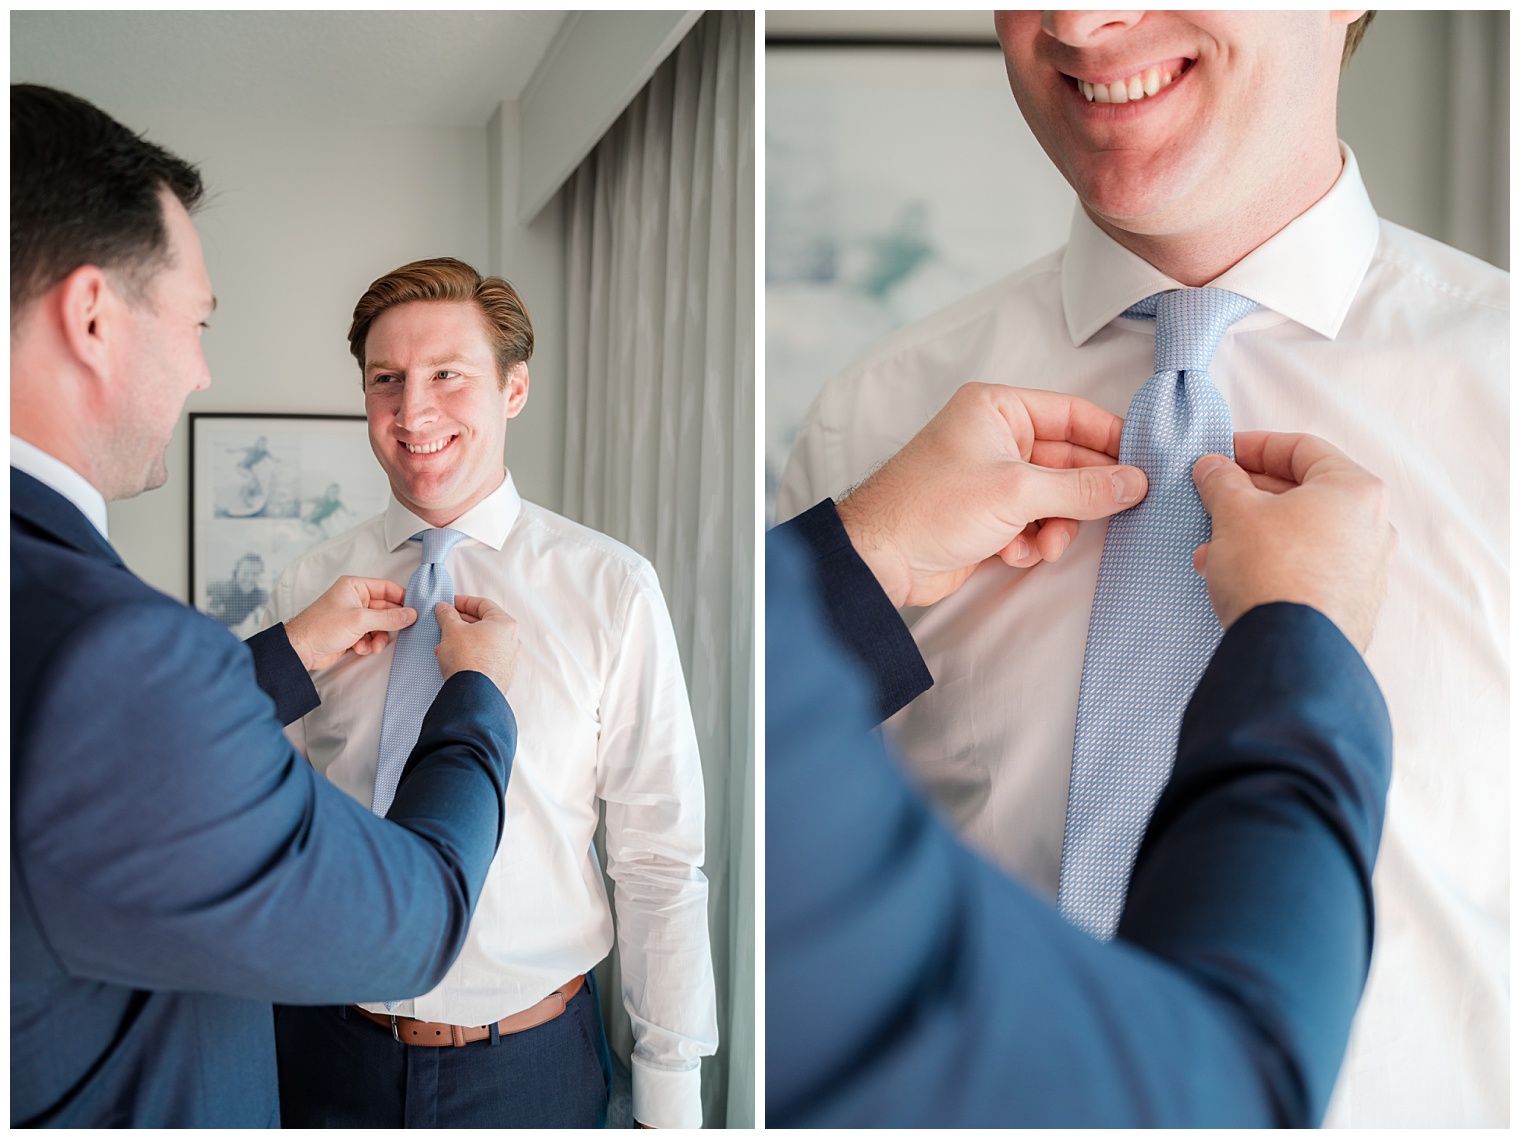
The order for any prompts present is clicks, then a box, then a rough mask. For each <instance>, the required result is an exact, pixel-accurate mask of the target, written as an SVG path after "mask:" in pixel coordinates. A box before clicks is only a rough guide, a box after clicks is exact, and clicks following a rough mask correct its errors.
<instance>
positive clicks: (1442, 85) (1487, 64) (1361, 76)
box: [1338, 11, 1509, 269]
mask: <svg viewBox="0 0 1520 1139" xmlns="http://www.w3.org/2000/svg"><path fill="white" fill-rule="evenodd" d="M1338 127H1339V129H1340V136H1341V138H1343V139H1345V140H1346V142H1348V143H1349V144H1350V145H1351V148H1352V149H1353V150H1354V151H1356V158H1357V162H1358V163H1360V165H1361V168H1362V178H1363V180H1364V181H1365V182H1366V183H1367V191H1368V193H1370V194H1371V195H1372V204H1373V205H1374V206H1376V207H1377V211H1378V213H1379V214H1381V215H1382V216H1383V217H1385V218H1388V219H1389V220H1390V221H1395V222H1398V223H1399V224H1400V225H1406V226H1409V227H1410V228H1411V229H1414V230H1417V231H1419V232H1420V233H1424V234H1428V235H1429V236H1431V237H1434V238H1435V239H1436V240H1438V241H1444V242H1446V243H1447V244H1448V245H1454V246H1456V247H1457V248H1458V249H1460V250H1462V251H1464V252H1466V253H1471V254H1472V255H1473V256H1475V257H1481V258H1483V259H1484V260H1485V261H1488V262H1489V263H1490V264H1493V265H1497V266H1499V268H1501V269H1508V268H1509V13H1508V12H1471V11H1464V12H1449V11H1380V12H1378V14H1377V16H1376V18H1375V19H1374V20H1373V22H1372V26H1371V27H1370V28H1368V29H1367V38H1366V39H1365V40H1363V41H1362V46H1361V47H1360V48H1359V49H1358V50H1357V53H1356V55H1355V56H1354V57H1353V58H1352V60H1351V62H1350V64H1349V65H1348V66H1347V67H1346V71H1345V74H1344V75H1343V76H1342V77H1341V90H1340V105H1339V120H1338Z"/></svg>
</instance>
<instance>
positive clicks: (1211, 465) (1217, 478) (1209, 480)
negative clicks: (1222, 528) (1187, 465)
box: [1193, 455, 1256, 518]
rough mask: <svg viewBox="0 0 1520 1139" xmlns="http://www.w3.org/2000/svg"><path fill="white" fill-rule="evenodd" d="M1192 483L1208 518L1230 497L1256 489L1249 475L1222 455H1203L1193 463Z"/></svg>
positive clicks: (1222, 506) (1217, 511)
mask: <svg viewBox="0 0 1520 1139" xmlns="http://www.w3.org/2000/svg"><path fill="white" fill-rule="evenodd" d="M1193 485H1194V486H1196V487H1197V488H1198V497H1199V498H1201V499H1203V508H1204V509H1205V510H1207V511H1208V512H1209V517H1210V518H1212V517H1214V516H1215V515H1216V514H1218V513H1219V511H1220V510H1221V509H1223V508H1224V505H1225V503H1226V502H1228V501H1229V500H1230V499H1231V498H1233V497H1235V496H1236V495H1239V494H1243V493H1246V492H1249V491H1254V490H1255V489H1256V488H1255V487H1254V486H1253V485H1252V484H1251V476H1250V475H1248V474H1246V472H1245V471H1244V470H1243V469H1242V468H1241V467H1239V466H1238V465H1237V464H1235V463H1232V462H1230V460H1229V459H1226V458H1225V457H1224V456H1223V455H1205V456H1203V458H1201V459H1199V460H1198V461H1197V462H1196V463H1194V464H1193Z"/></svg>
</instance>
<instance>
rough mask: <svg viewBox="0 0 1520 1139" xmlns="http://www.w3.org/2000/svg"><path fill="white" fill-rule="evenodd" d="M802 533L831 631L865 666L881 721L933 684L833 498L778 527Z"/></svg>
mask: <svg viewBox="0 0 1520 1139" xmlns="http://www.w3.org/2000/svg"><path fill="white" fill-rule="evenodd" d="M776 529H778V530H786V531H789V532H790V533H792V534H794V535H796V536H797V537H798V538H801V539H802V541H803V543H804V545H805V546H806V549H807V552H808V554H809V555H810V556H811V559H812V562H813V568H814V570H815V571H816V573H817V575H818V581H819V584H820V585H821V586H822V589H823V604H824V609H825V611H826V612H827V613H828V616H829V624H830V625H831V626H832V627H833V629H834V632H835V633H836V634H837V635H838V636H839V638H840V639H841V640H842V641H843V642H844V643H845V645H846V646H847V647H848V648H849V650H850V652H851V654H852V655H853V656H854V657H855V659H856V660H858V661H859V662H860V663H861V665H863V666H864V667H865V670H866V672H867V673H868V674H869V676H870V678H871V685H872V689H873V691H874V693H875V696H876V713H877V719H878V721H880V720H885V719H886V718H887V717H888V716H890V715H892V714H893V713H894V712H896V711H897V710H898V709H900V708H902V707H904V706H905V705H907V704H908V703H909V701H911V700H913V699H914V698H915V697H917V696H919V695H921V694H922V693H924V692H927V691H928V690H929V688H930V687H931V686H932V685H933V684H934V677H932V676H930V675H929V668H928V666H927V665H925V664H924V658H923V657H922V656H921V655H920V654H919V651H918V645H917V644H915V643H914V641H913V634H912V633H910V632H909V631H908V626H907V625H905V624H904V623H903V619H902V616H901V614H899V613H898V612H897V610H896V609H895V608H893V606H892V602H891V600H890V599H889V598H888V597H887V595H886V593H885V592H884V591H883V590H882V588H881V583H880V582H878V581H877V580H876V575H875V574H873V573H872V572H871V570H870V567H869V566H867V565H866V563H865V562H864V561H862V560H861V557H860V555H859V554H858V553H856V552H855V546H854V545H853V543H851V541H850V535H849V533H848V532H847V531H846V530H845V528H844V523H842V522H841V521H840V520H839V511H838V510H837V509H835V507H834V501H833V499H828V498H826V499H824V500H823V501H822V502H820V503H819V504H818V505H817V506H815V507H813V508H812V509H811V510H809V511H807V512H805V513H803V514H799V515H798V516H797V517H796V518H793V519H792V520H791V521H790V522H784V523H782V524H781V525H780V526H778V527H776Z"/></svg>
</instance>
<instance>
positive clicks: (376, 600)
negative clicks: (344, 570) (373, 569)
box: [348, 577, 406, 609]
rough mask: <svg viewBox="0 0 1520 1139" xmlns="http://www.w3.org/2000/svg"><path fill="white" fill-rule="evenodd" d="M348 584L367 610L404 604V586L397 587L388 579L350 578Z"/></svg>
mask: <svg viewBox="0 0 1520 1139" xmlns="http://www.w3.org/2000/svg"><path fill="white" fill-rule="evenodd" d="M348 583H349V585H350V586H351V587H352V588H353V589H354V590H355V591H356V592H357V593H358V595H359V597H360V599H361V600H362V601H363V602H364V604H365V606H366V607H367V608H370V609H388V608H390V607H391V606H393V605H404V604H406V586H404V585H397V584H396V583H395V582H394V581H391V580H390V579H389V578H383V577H350V578H348Z"/></svg>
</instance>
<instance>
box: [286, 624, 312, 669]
mask: <svg viewBox="0 0 1520 1139" xmlns="http://www.w3.org/2000/svg"><path fill="white" fill-rule="evenodd" d="M285 639H286V640H288V641H289V642H290V647H291V648H293V649H294V650H295V652H296V656H298V657H300V658H301V667H302V668H304V669H305V670H306V671H307V672H311V671H312V670H313V669H314V668H316V664H315V663H314V661H315V659H316V658H315V655H314V654H313V653H312V650H311V646H310V645H309V644H308V643H307V641H306V626H305V625H303V624H302V623H301V617H300V615H297V616H295V617H292V618H291V619H290V620H289V621H286V622H285Z"/></svg>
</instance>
